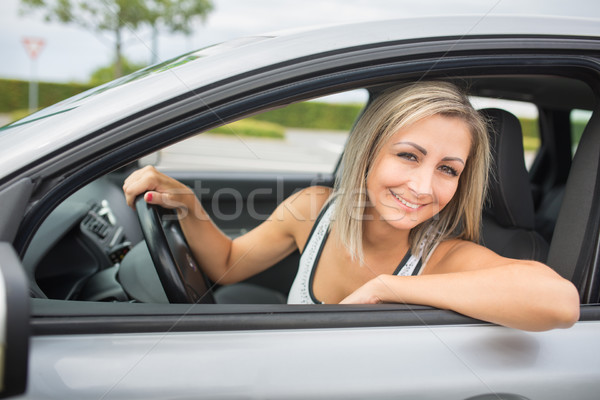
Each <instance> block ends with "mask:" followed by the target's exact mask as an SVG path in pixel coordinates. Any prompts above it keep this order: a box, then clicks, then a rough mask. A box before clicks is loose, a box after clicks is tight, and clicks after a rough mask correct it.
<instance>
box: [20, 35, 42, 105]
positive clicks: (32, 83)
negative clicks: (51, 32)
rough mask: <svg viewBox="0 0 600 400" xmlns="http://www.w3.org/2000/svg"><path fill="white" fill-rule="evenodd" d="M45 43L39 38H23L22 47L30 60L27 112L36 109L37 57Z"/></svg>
mask: <svg viewBox="0 0 600 400" xmlns="http://www.w3.org/2000/svg"><path fill="white" fill-rule="evenodd" d="M44 44H45V41H44V39H41V38H34V37H25V38H23V45H24V46H25V51H27V54H28V55H29V58H30V59H31V78H30V79H29V111H30V112H34V111H35V110H37V108H38V81H37V65H36V64H37V57H38V55H39V54H40V52H41V51H42V48H43V47H44Z"/></svg>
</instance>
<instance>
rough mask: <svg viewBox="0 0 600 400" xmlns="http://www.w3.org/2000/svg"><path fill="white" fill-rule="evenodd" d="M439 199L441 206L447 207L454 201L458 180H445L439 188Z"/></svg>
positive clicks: (440, 183)
mask: <svg viewBox="0 0 600 400" xmlns="http://www.w3.org/2000/svg"><path fill="white" fill-rule="evenodd" d="M437 187H438V190H437V198H438V202H439V203H440V205H442V206H445V205H446V204H448V203H449V202H450V200H452V198H453V197H454V195H455V194H456V192H457V190H458V180H457V179H454V180H443V179H442V182H439V185H438V186H437Z"/></svg>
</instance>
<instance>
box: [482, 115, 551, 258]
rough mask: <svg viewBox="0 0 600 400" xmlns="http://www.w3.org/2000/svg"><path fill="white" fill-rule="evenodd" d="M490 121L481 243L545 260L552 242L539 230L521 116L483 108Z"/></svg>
mask: <svg viewBox="0 0 600 400" xmlns="http://www.w3.org/2000/svg"><path fill="white" fill-rule="evenodd" d="M480 112H481V114H482V115H483V116H484V118H485V119H486V120H487V121H488V127H489V129H488V130H489V137H490V147H491V155H492V166H491V170H490V179H489V192H488V198H487V201H486V205H485V207H484V212H483V222H482V232H481V233H482V238H481V244H483V245H484V246H486V247H488V248H489V249H491V250H493V251H495V252H496V253H498V254H500V255H501V256H504V257H510V258H518V259H531V260H537V261H542V262H543V261H545V260H546V257H547V255H548V249H549V246H548V243H547V242H546V241H545V240H544V238H543V237H542V236H541V235H540V234H539V233H537V232H536V231H535V211H534V203H533V195H532V190H531V184H530V181H529V174H528V172H527V169H526V167H525V159H524V156H523V135H522V132H521V124H520V122H519V120H518V119H517V117H515V116H514V115H513V114H511V113H509V112H508V111H505V110H500V109H497V108H488V109H483V110H480Z"/></svg>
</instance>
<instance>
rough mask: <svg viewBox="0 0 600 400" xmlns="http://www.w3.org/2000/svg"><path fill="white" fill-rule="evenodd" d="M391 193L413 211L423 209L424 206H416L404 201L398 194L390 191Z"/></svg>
mask: <svg viewBox="0 0 600 400" xmlns="http://www.w3.org/2000/svg"><path fill="white" fill-rule="evenodd" d="M390 193H391V194H392V195H393V196H394V197H395V198H396V199H398V201H399V202H400V203H402V204H404V205H405V206H406V207H408V208H411V209H413V210H416V209H417V208H419V207H421V206H422V204H415V203H411V202H409V201H406V200H404V199H403V198H402V197H400V196H398V195H397V194H396V193H394V192H392V191H391V190H390Z"/></svg>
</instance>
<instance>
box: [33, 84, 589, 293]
mask: <svg viewBox="0 0 600 400" xmlns="http://www.w3.org/2000/svg"><path fill="white" fill-rule="evenodd" d="M453 80H455V81H456V82H457V83H458V84H459V85H461V86H468V89H469V92H470V93H471V94H472V95H474V96H477V97H481V98H486V99H503V100H514V101H526V102H528V103H531V104H533V105H534V106H535V107H536V108H537V111H538V120H537V121H538V129H539V133H540V140H541V145H540V147H539V149H538V150H537V151H536V152H535V155H534V158H533V162H532V163H531V165H530V166H526V163H525V158H524V149H523V135H522V127H521V123H520V122H519V120H518V119H517V117H516V116H515V115H514V114H513V113H511V112H509V111H506V110H504V109H501V108H498V107H486V108H485V109H482V110H481V112H482V113H483V114H484V116H485V117H486V119H487V120H488V121H489V122H490V138H491V143H492V153H493V160H494V165H493V168H492V171H491V179H490V185H491V186H490V191H489V199H488V202H487V205H486V209H485V211H484V219H483V226H482V233H483V235H482V244H483V245H485V246H487V247H489V248H491V249H492V250H494V251H496V252H498V253H499V254H501V255H504V256H508V257H514V258H524V259H536V260H539V261H543V262H547V263H548V264H549V265H551V266H552V267H555V268H556V269H557V270H559V272H560V273H562V274H563V275H564V276H568V277H569V278H571V279H574V281H577V285H578V287H579V289H580V293H581V296H582V300H583V301H584V302H595V301H596V300H597V299H596V298H595V296H597V293H596V292H595V291H594V290H595V289H594V290H593V288H592V286H593V285H592V284H590V282H591V279H592V278H591V277H589V276H588V275H587V274H588V272H586V271H585V270H582V269H581V268H582V267H581V265H583V264H584V260H579V259H578V254H579V250H580V249H581V246H582V244H581V242H583V237H584V236H585V234H586V232H585V231H584V230H583V232H582V233H580V234H574V233H573V232H572V229H571V228H572V227H573V226H577V225H579V226H584V225H585V224H586V223H587V222H586V220H583V221H582V220H581V219H582V218H589V217H590V216H593V215H595V214H594V213H597V212H595V211H593V206H592V202H593V199H594V196H595V195H592V196H590V195H589V191H590V190H591V191H592V194H594V193H595V192H594V185H593V184H590V182H593V183H595V172H596V171H593V173H592V172H589V171H588V170H589V169H593V168H594V167H593V165H590V164H589V162H590V160H591V159H595V162H596V163H597V162H598V160H597V159H598V154H599V153H598V152H597V150H596V153H594V151H595V149H597V146H596V144H595V143H593V142H595V141H596V140H592V139H593V136H594V135H592V134H584V139H585V140H588V139H587V138H586V136H587V137H590V138H591V139H590V142H586V144H585V145H583V144H581V145H579V146H578V150H577V153H578V155H577V156H576V157H575V158H573V157H574V149H575V148H576V147H577V144H578V140H579V137H578V136H579V133H576V132H574V125H573V123H572V118H573V114H574V113H576V112H580V113H582V114H583V115H585V116H586V118H589V116H590V115H591V114H592V111H593V110H594V108H595V107H596V103H597V96H598V94H597V93H595V92H594V91H593V90H592V89H591V87H590V85H589V82H587V81H586V79H583V78H579V77H577V78H575V77H569V76H564V75H563V76H560V75H533V76H531V75H491V76H486V75H483V76H472V77H464V76H461V77H457V78H455V79H453ZM398 83H401V82H397V81H393V82H386V83H384V84H382V83H378V84H377V85H373V86H369V87H366V89H367V90H368V91H369V94H370V99H372V98H374V96H377V93H379V92H380V90H381V89H382V88H384V87H387V86H389V85H396V84H398ZM304 100H308V99H304ZM596 115H597V112H596ZM592 130H594V131H597V130H598V117H597V116H595V117H593V118H592V119H591V121H590V122H587V127H586V131H592ZM198 133H201V132H198ZM595 136H600V135H595ZM584 139H582V140H584ZM582 146H584V147H583V150H582ZM140 165H141V164H140V162H135V163H130V164H127V165H123V166H119V169H117V170H114V171H112V172H110V173H108V174H106V175H105V176H102V177H101V178H99V179H95V180H93V181H92V182H89V183H88V184H87V185H85V186H84V187H83V188H81V189H79V190H77V191H76V192H75V193H73V194H72V195H71V196H70V197H69V198H67V199H66V200H65V201H63V202H62V203H61V204H60V205H59V206H58V207H57V208H55V209H54V210H53V211H52V212H51V213H50V214H49V215H48V217H47V218H46V219H45V221H44V222H43V223H42V225H41V226H40V228H39V230H38V231H37V233H36V234H35V236H34V237H33V239H32V240H31V242H30V244H29V246H28V247H27V250H26V253H25V256H24V258H23V264H24V266H25V269H26V271H27V274H28V276H29V278H30V281H31V296H32V297H33V298H38V299H55V300H73V301H87V302H113V303H114V302H128V303H168V302H169V301H170V300H171V302H174V301H173V300H172V299H170V296H168V295H167V293H166V292H165V290H164V285H163V284H162V283H161V278H160V277H159V273H157V271H156V270H155V268H153V267H152V265H153V264H154V262H153V258H152V257H151V255H150V254H149V251H148V248H147V246H146V241H145V240H144V234H143V233H142V229H141V228H140V222H139V216H138V215H137V214H136V212H135V211H134V210H132V209H130V208H129V207H127V205H126V204H125V200H124V196H123V193H122V190H121V187H122V184H123V181H124V179H125V177H126V176H127V175H128V174H129V173H131V172H132V171H133V170H134V169H136V168H138V167H139V166H140ZM339 168H341V166H339V165H338V166H337V169H334V170H332V171H331V172H330V173H311V172H304V173H296V172H287V173H273V172H261V171H256V172H249V171H245V172H236V173H232V172H218V171H217V172H215V171H177V170H169V171H168V174H170V175H171V176H173V177H174V178H176V179H178V180H180V181H182V182H183V183H185V184H187V185H188V186H190V187H193V188H195V187H196V186H197V183H198V182H201V183H202V188H203V190H204V192H203V193H202V194H201V201H202V203H203V205H204V206H205V209H206V210H207V211H209V213H210V212H212V210H214V207H211V204H213V203H212V202H213V198H212V197H211V196H212V194H214V193H216V192H217V191H218V190H219V189H220V188H235V189H236V190H237V191H238V192H239V193H241V194H242V197H243V201H247V200H248V196H250V195H252V196H253V199H252V200H253V201H254V204H253V207H254V208H253V209H254V210H255V212H254V213H252V214H253V215H250V214H249V213H241V214H240V215H238V214H236V211H235V210H236V201H237V199H236V198H233V197H231V196H220V197H219V199H218V202H219V203H218V204H219V207H218V209H219V210H220V215H215V214H213V215H212V218H213V220H214V221H215V222H216V223H217V225H218V226H219V227H220V228H221V229H222V230H223V231H224V232H225V233H227V234H228V235H230V236H231V237H235V236H237V235H240V234H243V233H244V232H246V231H248V230H250V229H252V228H253V227H255V226H256V225H258V224H259V223H260V222H261V220H260V218H257V216H260V217H266V216H268V215H269V214H270V212H271V211H272V210H274V208H275V207H276V205H277V203H278V202H279V201H281V199H282V198H284V197H287V196H289V195H291V194H292V193H294V192H295V191H296V190H298V189H300V188H303V187H306V186H308V185H315V184H319V185H325V186H330V187H331V186H333V183H334V180H335V176H336V172H337V170H338V169H339ZM590 179H593V181H590ZM586 182H587V183H586ZM590 186H591V188H590ZM255 188H261V189H262V190H261V191H260V193H259V194H257V193H256V192H254V193H253V192H252V191H253V189H255ZM586 191H587V192H586ZM207 193H208V195H207ZM586 193H587V194H586ZM198 194H199V195H200V193H198ZM582 196H587V197H588V199H587V200H585V202H584V203H585V204H582V201H581V197H582ZM586 202H587V203H586ZM582 207H587V208H588V209H589V211H588V212H587V213H585V214H584V215H583V216H578V215H576V212H575V211H576V210H581V208H582ZM161 215H162V219H163V222H162V224H163V225H164V226H165V228H164V229H165V230H167V229H175V230H176V225H177V224H176V221H175V223H174V222H173V218H172V215H170V214H168V213H164V214H161ZM232 215H235V218H224V217H223V216H225V217H227V216H232ZM159 217H160V215H159ZM167 226H168V227H167ZM172 226H175V228H170V227H172ZM578 230H579V231H582V229H578ZM179 236H181V235H180V234H179ZM174 237H177V234H175V236H174ZM594 238H595V236H594ZM171 245H172V246H173V244H171ZM569 257H571V258H569ZM298 260H299V253H298V252H297V251H296V252H295V253H294V254H292V255H290V256H289V257H288V258H286V259H285V260H283V261H281V262H279V263H278V264H277V265H275V266H273V267H271V268H269V269H268V270H266V271H265V272H263V273H260V274H258V275H256V276H254V277H252V278H250V279H248V280H247V281H246V282H244V283H243V284H242V285H239V286H238V288H237V291H238V292H237V293H238V294H239V296H230V292H229V293H227V292H222V293H223V294H222V295H221V296H219V295H218V293H219V291H220V289H221V287H220V285H219V284H218V282H208V283H207V285H208V286H210V287H211V289H212V290H209V292H211V293H215V294H217V295H216V296H215V298H216V302H217V303H232V302H233V303H235V302H240V303H241V302H246V303H253V304H257V303H278V302H285V299H286V298H287V293H288V291H289V288H290V286H291V283H292V281H293V279H294V276H295V273H296V269H297V266H298ZM561 268H563V269H561ZM569 268H570V269H569ZM567 269H569V270H567ZM596 286H597V285H596ZM195 299H196V300H195V302H204V300H205V298H204V295H203V294H200V295H198V297H197V298H195ZM207 299H208V298H207ZM211 301H212V300H211ZM208 302H210V301H208Z"/></svg>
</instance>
